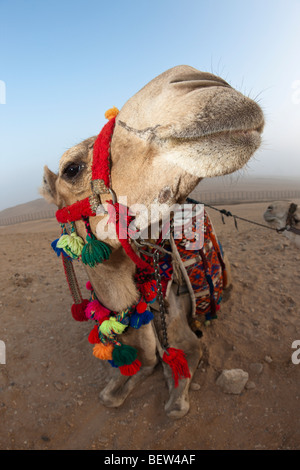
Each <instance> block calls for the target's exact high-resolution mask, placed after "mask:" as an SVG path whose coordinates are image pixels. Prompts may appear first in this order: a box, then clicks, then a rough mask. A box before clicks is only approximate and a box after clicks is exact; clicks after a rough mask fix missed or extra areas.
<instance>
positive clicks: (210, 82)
mask: <svg viewBox="0 0 300 470" xmlns="http://www.w3.org/2000/svg"><path fill="white" fill-rule="evenodd" d="M170 84H171V85H175V86H179V87H180V88H192V89H193V88H207V87H212V86H224V87H228V88H231V86H230V85H229V84H228V83H227V82H225V80H223V79H222V78H220V77H217V76H216V75H212V74H210V73H205V72H200V73H188V74H183V75H181V76H179V77H178V78H174V79H173V80H171V82H170Z"/></svg>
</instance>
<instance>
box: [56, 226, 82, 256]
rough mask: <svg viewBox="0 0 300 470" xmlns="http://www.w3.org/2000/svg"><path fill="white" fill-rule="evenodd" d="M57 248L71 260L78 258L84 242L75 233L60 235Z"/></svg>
mask: <svg viewBox="0 0 300 470" xmlns="http://www.w3.org/2000/svg"><path fill="white" fill-rule="evenodd" d="M56 246H57V248H62V249H63V250H64V251H65V252H66V253H67V255H69V256H71V257H72V258H79V256H80V255H81V252H82V248H83V247H84V241H83V239H82V238H81V237H79V236H78V235H76V233H75V232H73V233H71V235H62V236H61V237H60V239H59V240H58V242H57V245H56Z"/></svg>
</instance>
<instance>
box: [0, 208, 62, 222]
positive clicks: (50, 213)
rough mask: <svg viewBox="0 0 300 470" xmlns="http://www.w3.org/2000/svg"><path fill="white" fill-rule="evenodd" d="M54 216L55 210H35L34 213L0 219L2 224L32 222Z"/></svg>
mask: <svg viewBox="0 0 300 470" xmlns="http://www.w3.org/2000/svg"><path fill="white" fill-rule="evenodd" d="M53 217H55V210H49V211H41V212H34V213H32V214H22V215H17V216H15V217H7V218H3V219H0V226H1V225H13V224H19V223H21V222H30V221H31V220H41V219H51V218H53Z"/></svg>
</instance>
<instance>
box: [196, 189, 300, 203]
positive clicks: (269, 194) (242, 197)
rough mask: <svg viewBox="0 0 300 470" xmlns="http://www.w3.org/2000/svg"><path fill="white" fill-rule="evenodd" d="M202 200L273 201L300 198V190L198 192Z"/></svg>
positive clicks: (213, 201)
mask: <svg viewBox="0 0 300 470" xmlns="http://www.w3.org/2000/svg"><path fill="white" fill-rule="evenodd" d="M197 193H198V194H199V198H201V202H204V203H207V204H240V203H245V202H271V201H275V200H278V201H282V200H285V199H299V198H300V190H290V191H289V190H286V191H274V190H272V191H226V192H217V193H203V194H201V192H200V191H199V192H197Z"/></svg>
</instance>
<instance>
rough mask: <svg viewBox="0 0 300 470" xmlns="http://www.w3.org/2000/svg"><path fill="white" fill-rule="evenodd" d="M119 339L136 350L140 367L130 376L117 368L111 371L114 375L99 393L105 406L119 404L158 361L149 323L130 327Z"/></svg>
mask: <svg viewBox="0 0 300 470" xmlns="http://www.w3.org/2000/svg"><path fill="white" fill-rule="evenodd" d="M120 340H121V341H122V343H123V344H128V345H130V346H132V347H135V348H136V349H137V350H138V359H139V360H140V361H141V363H142V367H141V369H140V370H139V371H138V372H137V373H136V374H135V375H133V376H130V377H128V376H124V375H122V374H121V373H120V371H119V370H118V369H115V370H114V371H113V374H114V376H113V377H112V378H111V379H110V381H109V382H108V384H107V385H106V386H105V388H104V389H103V390H102V391H101V392H100V395H99V398H100V401H101V403H103V405H105V406H107V407H119V406H121V405H122V404H123V403H124V401H125V400H126V398H127V397H128V395H129V394H130V393H131V392H132V390H133V389H134V388H135V387H136V385H137V384H138V383H140V382H142V381H143V380H145V378H146V377H148V376H149V375H151V373H152V372H153V370H154V368H155V365H156V364H157V362H158V359H157V355H156V341H155V336H154V333H153V329H152V327H151V325H150V324H149V325H144V326H142V327H141V328H139V329H138V330H134V329H133V328H130V329H129V330H128V332H127V333H125V334H123V335H122V337H120Z"/></svg>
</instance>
